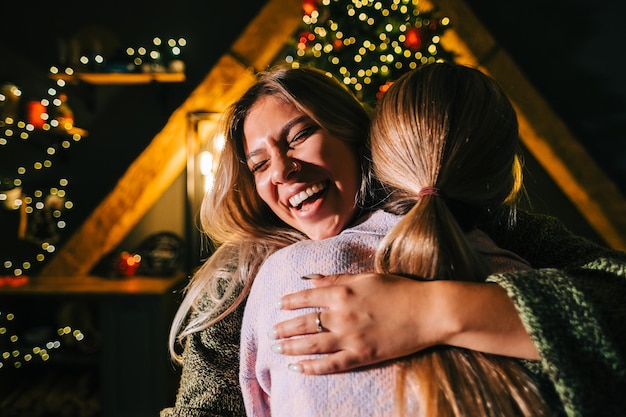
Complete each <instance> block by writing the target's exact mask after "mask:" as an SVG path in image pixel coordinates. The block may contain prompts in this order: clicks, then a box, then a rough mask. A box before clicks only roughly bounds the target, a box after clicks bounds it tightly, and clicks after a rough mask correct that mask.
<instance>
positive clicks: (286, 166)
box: [272, 157, 301, 184]
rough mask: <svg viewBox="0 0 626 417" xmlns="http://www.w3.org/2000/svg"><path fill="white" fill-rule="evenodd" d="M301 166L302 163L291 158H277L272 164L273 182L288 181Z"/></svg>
mask: <svg viewBox="0 0 626 417" xmlns="http://www.w3.org/2000/svg"><path fill="white" fill-rule="evenodd" d="M300 168H301V165H300V163H299V162H297V161H295V160H293V159H291V158H287V157H283V158H277V160H275V161H274V163H273V164H272V182H274V183H275V184H280V183H284V182H287V181H289V180H290V179H291V177H292V176H293V174H294V173H296V172H298V171H300Z"/></svg>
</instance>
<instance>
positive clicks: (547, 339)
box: [488, 213, 626, 417]
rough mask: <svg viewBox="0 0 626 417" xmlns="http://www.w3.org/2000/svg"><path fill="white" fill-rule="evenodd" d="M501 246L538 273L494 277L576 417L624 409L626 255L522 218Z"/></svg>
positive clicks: (549, 221)
mask: <svg viewBox="0 0 626 417" xmlns="http://www.w3.org/2000/svg"><path fill="white" fill-rule="evenodd" d="M521 214H522V216H521V217H520V219H519V221H518V223H517V226H516V227H515V229H513V230H512V233H507V234H498V233H495V234H494V235H493V236H494V240H496V241H497V242H498V243H499V244H500V245H502V246H503V247H505V248H507V249H509V250H512V251H515V252H517V253H519V254H520V255H521V256H523V257H524V258H525V259H527V260H528V261H529V262H530V263H531V264H532V265H533V266H535V267H536V268H538V269H536V270H531V271H520V272H515V273H507V274H496V275H492V276H491V277H489V279H488V280H489V281H491V282H495V283H497V284H498V285H500V286H502V287H503V288H504V289H505V290H506V291H507V293H508V294H509V296H510V297H511V299H512V300H513V302H514V303H515V306H516V308H517V310H518V312H519V313H520V317H521V319H522V322H523V323H524V326H525V328H526V330H527V331H528V333H529V334H530V337H531V338H532V340H533V341H534V342H535V345H536V347H537V349H538V351H539V354H540V356H541V365H542V368H543V371H544V372H545V373H546V374H547V375H548V376H549V378H550V380H551V381H552V383H553V384H554V387H555V390H556V392H557V394H558V395H559V397H560V399H561V402H562V403H563V406H564V408H565V411H566V413H567V415H568V416H570V417H582V416H612V415H619V414H620V413H623V410H624V408H625V407H626V397H625V396H624V394H623V393H624V392H626V362H625V355H626V337H625V336H624V330H623V329H624V325H623V323H625V322H626V307H625V306H626V303H625V302H624V300H626V254H625V253H623V252H620V251H613V250H610V249H607V248H603V247H602V246H600V245H597V244H594V243H592V242H590V241H588V240H586V239H584V238H581V237H578V236H575V235H572V234H571V233H570V232H569V231H567V229H565V228H564V227H563V225H562V224H561V223H560V222H559V221H558V220H556V219H555V218H553V217H548V216H541V215H530V214H528V213H521Z"/></svg>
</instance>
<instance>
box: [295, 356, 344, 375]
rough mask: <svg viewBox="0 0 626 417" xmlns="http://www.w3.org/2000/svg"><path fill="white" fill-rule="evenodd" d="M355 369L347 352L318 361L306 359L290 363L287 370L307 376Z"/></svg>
mask: <svg viewBox="0 0 626 417" xmlns="http://www.w3.org/2000/svg"><path fill="white" fill-rule="evenodd" d="M355 367H356V362H355V361H354V360H352V359H351V354H350V352H348V351H340V352H337V353H333V354H332V355H328V356H325V357H323V358H319V359H307V360H303V361H299V362H296V363H292V364H290V365H289V370H290V371H292V372H299V373H302V374H307V375H324V374H334V373H338V372H344V371H348V370H350V369H353V368H355Z"/></svg>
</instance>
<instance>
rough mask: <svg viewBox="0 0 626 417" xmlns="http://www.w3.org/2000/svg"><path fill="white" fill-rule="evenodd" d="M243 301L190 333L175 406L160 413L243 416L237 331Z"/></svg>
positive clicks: (171, 415) (164, 415)
mask: <svg viewBox="0 0 626 417" xmlns="http://www.w3.org/2000/svg"><path fill="white" fill-rule="evenodd" d="M243 309H244V305H243V304H242V305H239V306H238V307H237V309H236V310H235V311H233V313H231V314H229V315H228V316H226V317H225V318H224V319H223V320H221V321H219V322H218V323H216V324H214V325H213V326H211V327H209V328H207V329H205V330H203V331H201V332H196V333H194V334H192V335H190V336H189V337H188V338H187V340H186V344H185V348H184V351H183V366H182V374H181V378H180V385H179V388H178V393H177V395H176V402H175V405H174V407H171V408H166V409H164V410H162V411H161V413H160V417H245V416H246V413H245V410H244V404H243V399H242V396H241V391H240V389H239V334H240V328H241V320H242V316H243Z"/></svg>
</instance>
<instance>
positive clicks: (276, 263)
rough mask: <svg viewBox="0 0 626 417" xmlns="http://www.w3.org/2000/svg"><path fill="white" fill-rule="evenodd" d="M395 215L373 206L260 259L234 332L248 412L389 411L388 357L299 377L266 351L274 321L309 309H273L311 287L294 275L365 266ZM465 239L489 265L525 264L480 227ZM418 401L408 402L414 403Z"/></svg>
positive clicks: (283, 416)
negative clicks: (348, 222)
mask: <svg viewBox="0 0 626 417" xmlns="http://www.w3.org/2000/svg"><path fill="white" fill-rule="evenodd" d="M398 220H399V217H398V216H395V215H392V214H389V213H385V212H383V211H378V212H375V213H374V214H373V215H372V216H371V217H370V218H369V219H368V220H367V221H365V222H363V223H361V224H359V225H357V226H355V227H352V228H349V229H346V230H344V231H343V232H341V233H340V234H339V235H337V236H334V237H331V238H328V239H324V240H319V241H313V240H307V241H303V242H298V243H296V244H293V245H291V246H288V247H286V248H283V249H281V250H279V251H277V252H276V253H274V254H273V255H271V256H270V257H268V258H267V260H266V261H265V263H264V264H263V266H262V267H261V269H260V270H259V273H258V275H257V277H256V279H255V281H254V284H253V286H252V290H251V293H250V296H249V297H248V301H247V304H246V309H245V313H244V319H243V325H242V330H241V362H240V382H241V387H242V390H243V397H244V402H245V406H246V413H247V415H248V416H250V417H252V416H270V415H272V416H274V417H320V416H325V417H326V416H338V417H345V416H390V415H393V414H394V390H395V386H396V370H395V365H394V364H393V362H392V363H389V364H386V365H385V366H375V367H369V368H367V369H361V370H358V371H352V372H346V373H341V374H332V375H317V376H311V375H302V374H298V373H295V372H291V371H288V369H287V367H288V365H289V364H290V363H293V362H296V361H297V360H298V359H299V357H296V356H286V355H279V354H276V353H273V352H272V351H271V349H270V347H271V345H272V344H274V343H275V341H274V340H272V339H271V338H270V337H269V332H270V330H271V328H272V326H273V325H274V324H276V323H278V322H279V321H282V320H286V319H288V318H292V317H295V316H297V315H301V314H303V313H307V312H312V311H315V310H314V309H302V310H298V311H282V310H279V309H278V308H277V307H276V305H277V301H278V299H279V298H280V297H281V296H282V295H284V294H289V293H292V292H296V291H299V290H303V289H306V288H311V284H310V283H308V282H307V281H306V280H302V279H300V277H302V276H304V275H307V274H324V275H328V274H335V273H358V272H368V271H372V270H373V262H374V254H375V252H376V248H377V247H378V244H379V243H380V241H381V239H382V238H383V236H384V235H385V234H386V233H387V232H388V231H389V229H391V227H393V226H394V225H395V224H396V223H397V221H398ZM468 237H470V240H471V241H472V244H473V245H474V246H475V247H476V248H477V249H478V250H479V251H480V252H483V253H485V254H487V255H488V257H489V259H490V260H491V261H492V264H493V266H494V268H495V269H496V271H499V272H504V271H512V270H518V269H527V268H529V266H528V264H527V263H525V262H524V261H523V260H522V259H521V258H519V257H517V256H516V255H514V254H512V253H510V252H507V251H505V250H502V249H499V248H498V247H496V245H495V244H494V243H493V242H492V241H491V240H490V239H489V238H488V237H487V236H486V235H485V234H484V233H482V232H479V231H474V232H472V233H470V235H469V236H468ZM418 406H419V405H418V404H413V405H410V407H413V408H415V409H416V407H418Z"/></svg>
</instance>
